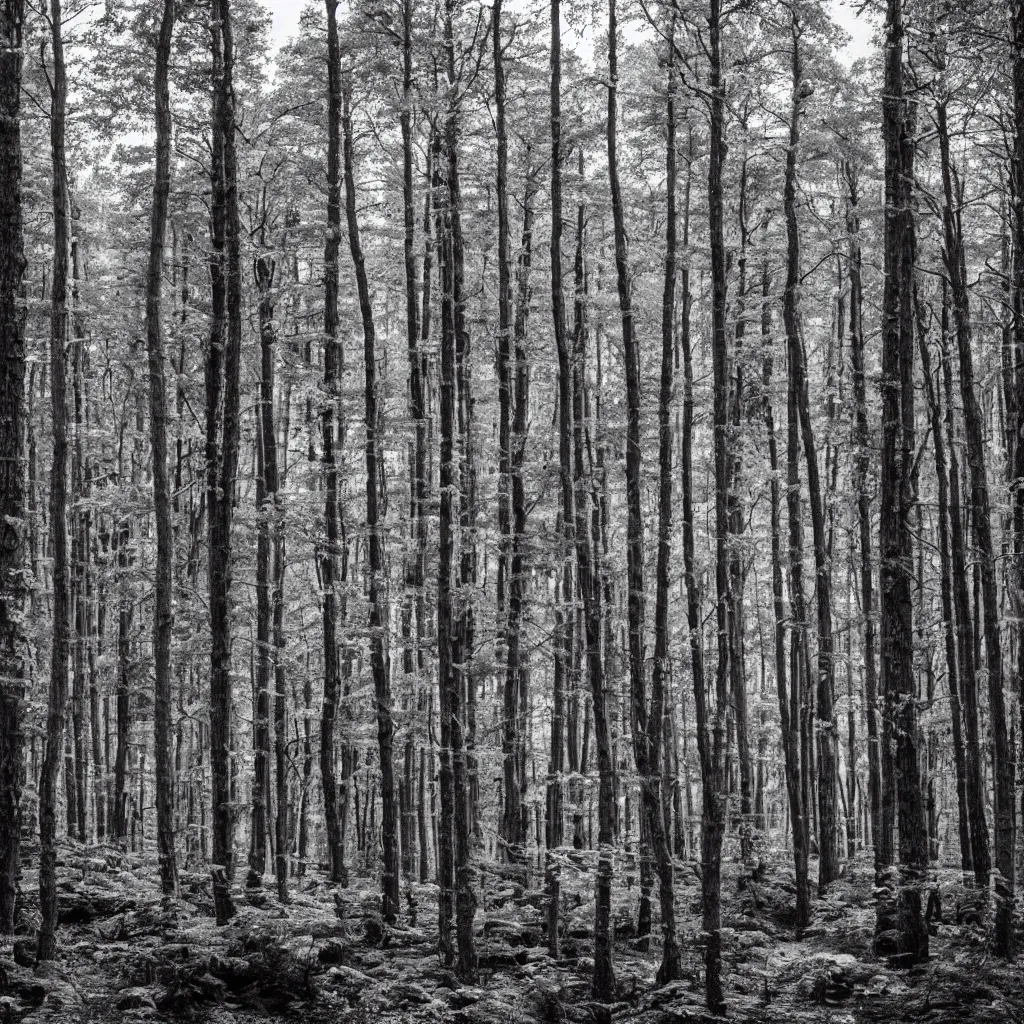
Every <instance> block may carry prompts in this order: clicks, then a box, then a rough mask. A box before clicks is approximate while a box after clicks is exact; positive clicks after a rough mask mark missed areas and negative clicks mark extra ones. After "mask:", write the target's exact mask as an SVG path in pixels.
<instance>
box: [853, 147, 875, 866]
mask: <svg viewBox="0 0 1024 1024" xmlns="http://www.w3.org/2000/svg"><path fill="white" fill-rule="evenodd" d="M843 173H844V176H845V178H846V183H847V192H848V197H849V201H848V204H847V210H846V231H847V235H848V239H849V240H848V244H847V255H848V257H849V258H848V261H847V267H848V269H847V275H848V278H849V283H850V298H849V303H850V366H851V374H850V375H851V378H852V380H853V400H854V423H853V440H854V444H855V445H856V452H855V455H854V461H853V487H854V492H855V493H856V497H857V528H858V531H859V539H860V603H861V615H862V617H863V620H864V703H865V709H864V712H865V717H866V719H867V732H868V802H869V806H870V814H871V834H872V837H873V840H874V843H875V868H876V870H878V869H880V867H881V865H880V863H879V861H878V855H879V852H880V849H881V848H880V846H879V845H878V840H877V837H878V834H879V825H880V821H881V816H882V768H881V759H880V756H879V736H878V683H877V679H878V676H877V664H876V659H875V609H874V564H873V562H872V558H871V491H870V489H869V481H868V471H869V468H870V459H871V452H870V448H869V445H870V433H869V430H868V409H867V394H866V388H865V371H864V325H863V320H862V309H863V294H864V293H863V285H862V277H861V271H862V259H861V248H860V213H859V208H858V203H859V194H858V182H857V170H856V167H855V166H854V165H853V164H852V163H849V162H848V163H846V165H845V166H844V170H843Z"/></svg>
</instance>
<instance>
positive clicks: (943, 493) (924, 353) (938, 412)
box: [918, 285, 973, 875]
mask: <svg viewBox="0 0 1024 1024" xmlns="http://www.w3.org/2000/svg"><path fill="white" fill-rule="evenodd" d="M943 292H945V285H944V286H943ZM946 309H947V306H946V303H943V310H942V318H943V326H942V330H943V333H945V332H946V331H947V330H948V323H947V319H948V315H947V312H946ZM918 348H919V350H920V353H921V370H922V377H923V378H924V384H925V395H926V396H927V399H928V411H929V414H930V419H931V428H932V444H933V451H934V454H935V478H936V481H937V484H938V499H939V507H938V515H939V558H940V568H941V572H942V576H941V578H940V580H939V586H940V600H941V604H942V621H943V639H944V641H945V653H946V688H947V690H948V691H949V715H950V719H951V722H952V727H953V758H954V762H955V764H956V797H957V823H958V826H959V839H960V866H961V870H962V871H963V873H964V874H965V875H966V874H967V873H969V872H970V871H971V870H972V863H973V855H972V852H971V833H970V812H969V811H968V808H967V770H966V764H967V760H966V754H965V751H964V740H963V713H962V711H961V709H960V685H959V680H958V669H959V664H958V662H957V653H956V622H955V619H954V617H953V596H952V586H951V584H950V577H951V576H952V572H953V570H952V566H951V564H950V554H949V547H950V545H949V475H948V472H947V470H946V446H945V441H944V437H943V431H942V409H941V406H940V403H939V399H938V390H937V387H936V382H935V380H934V379H933V378H932V370H931V355H930V353H929V351H928V341H927V338H925V337H924V336H923V335H922V336H921V337H919V339H918Z"/></svg>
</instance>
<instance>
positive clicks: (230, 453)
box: [206, 0, 242, 924]
mask: <svg viewBox="0 0 1024 1024" xmlns="http://www.w3.org/2000/svg"><path fill="white" fill-rule="evenodd" d="M215 13H216V20H215V22H214V25H213V31H212V33H211V35H212V37H213V86H214V90H213V114H212V125H213V167H212V189H213V200H212V204H211V214H212V216H211V220H212V225H213V250H212V252H211V256H210V278H211V282H212V292H213V309H214V312H213V317H212V318H211V322H210V341H209V348H208V349H207V359H206V473H207V493H206V504H207V508H208V510H209V511H208V513H207V523H208V529H207V543H208V551H209V584H210V634H211V639H210V768H211V770H212V777H213V868H212V873H213V892H214V902H215V904H216V910H217V923H218V924H226V923H227V922H228V920H230V918H231V917H233V916H234V913H235V909H234V904H233V902H232V899H231V890H230V887H229V881H230V878H231V874H232V870H233V861H234V852H233V849H232V845H233V836H234V822H233V820H232V819H233V813H232V806H231V804H232V800H231V785H230V782H231V780H230V765H229V757H230V753H229V751H230V744H231V739H230V735H231V707H232V693H231V625H230V618H229V594H230V590H231V521H232V518H233V509H234V489H235V474H236V472H237V469H238V446H239V398H240V395H239V370H240V358H241V347H242V281H241V266H240V234H241V225H240V223H239V216H238V176H237V175H238V169H237V155H236V148H235V130H236V124H235V91H234V62H235V50H234V35H233V32H232V26H231V0H216V6H215Z"/></svg>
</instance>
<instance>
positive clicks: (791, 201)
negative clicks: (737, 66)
mask: <svg viewBox="0 0 1024 1024" xmlns="http://www.w3.org/2000/svg"><path fill="white" fill-rule="evenodd" d="M802 32H803V27H802V26H801V24H800V21H799V18H798V17H797V15H796V14H794V15H793V17H792V22H791V33H790V34H791V39H792V88H793V94H792V112H791V115H790V125H789V147H788V149H787V151H786V181H785V189H784V205H785V210H786V238H787V242H788V256H787V262H786V300H785V304H784V307H783V312H784V319H785V321H786V335H787V338H788V342H789V373H790V377H791V380H792V387H793V390H794V391H795V395H794V397H795V399H796V405H797V411H798V415H799V419H800V434H801V436H802V438H803V447H804V456H805V460H806V463H807V495H808V498H809V502H810V507H811V532H812V537H813V542H814V566H815V573H816V585H815V588H814V592H815V595H816V598H817V613H818V679H817V688H816V697H817V700H816V710H817V737H818V744H817V767H818V808H817V809H818V858H819V859H818V888H819V891H820V892H824V891H825V888H826V887H827V886H828V885H829V884H830V883H831V882H834V881H835V879H836V878H837V877H838V875H839V864H838V852H839V849H838V828H837V818H838V814H837V807H836V787H837V785H838V771H839V769H838V764H839V757H838V749H837V737H836V723H835V711H834V700H835V678H834V668H833V659H832V643H833V641H832V574H831V569H830V568H829V563H830V557H829V551H828V544H827V541H826V531H825V511H824V507H823V502H822V494H821V483H820V479H819V474H818V454H817V448H816V446H815V441H814V429H813V425H812V423H811V413H810V399H809V395H808V384H807V369H806V359H805V355H804V349H803V338H802V337H801V332H800V313H799V288H800V233H799V225H798V220H797V211H796V185H797V180H796V179H797V156H798V150H799V147H800V114H801V108H802V105H803V101H804V100H805V99H806V98H807V97H808V96H809V95H810V93H809V91H807V83H806V82H805V81H804V78H803V62H802V60H801V57H800V36H801V34H802ZM805 643H806V638H805Z"/></svg>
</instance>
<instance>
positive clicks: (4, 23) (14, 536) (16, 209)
mask: <svg viewBox="0 0 1024 1024" xmlns="http://www.w3.org/2000/svg"><path fill="white" fill-rule="evenodd" d="M24 16H25V5H24V0H6V2H5V3H4V4H3V5H2V6H0V353H2V358H0V522H3V523H4V524H6V525H5V530H4V543H3V544H2V545H0V677H2V678H3V680H4V683H3V687H2V689H0V794H2V795H0V935H3V936H7V935H13V934H14V916H15V915H14V912H15V900H16V897H17V888H18V875H19V873H20V866H21V788H22V783H23V781H24V775H25V765H24V750H23V748H24V740H25V737H24V732H23V730H22V719H23V714H24V699H25V680H26V678H27V676H28V666H27V664H26V659H25V654H26V638H25V631H24V626H23V624H22V615H23V613H24V609H25V605H26V598H27V596H28V587H27V586H26V580H25V575H24V568H25V554H26V544H25V542H26V540H27V539H28V529H27V523H26V511H27V510H26V507H25V505H26V502H25V498H26V494H25V466H24V462H23V448H22V445H23V442H24V438H25V427H26V418H27V417H26V408H25V309H24V307H23V306H22V301H23V298H24V284H23V278H24V273H25V249H24V237H23V232H22V199H21V196H22V193H21V122H20V114H21V69H22V32H23V25H24ZM30 501H31V499H30Z"/></svg>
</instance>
